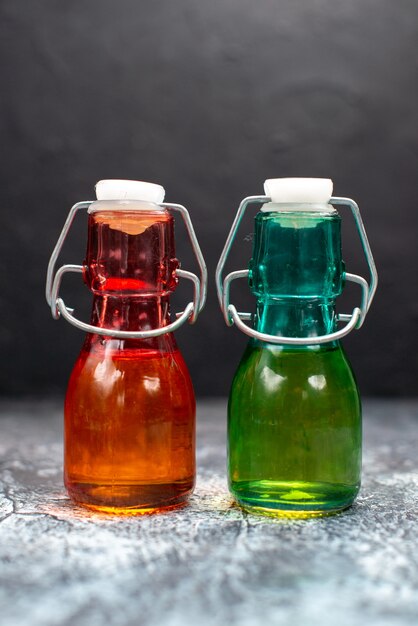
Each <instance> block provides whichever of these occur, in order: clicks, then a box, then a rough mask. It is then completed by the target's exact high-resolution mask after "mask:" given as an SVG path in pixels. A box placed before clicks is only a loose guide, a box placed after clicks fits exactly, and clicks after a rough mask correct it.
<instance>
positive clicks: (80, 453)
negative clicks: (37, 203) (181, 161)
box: [64, 210, 195, 513]
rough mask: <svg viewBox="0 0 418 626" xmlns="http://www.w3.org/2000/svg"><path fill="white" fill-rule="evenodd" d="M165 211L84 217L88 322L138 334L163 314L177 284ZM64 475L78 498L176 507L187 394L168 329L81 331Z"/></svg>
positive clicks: (130, 506) (181, 495) (191, 410)
mask: <svg viewBox="0 0 418 626" xmlns="http://www.w3.org/2000/svg"><path fill="white" fill-rule="evenodd" d="M177 266H178V262H177V259H176V258H175V254H174V233H173V220H172V217H171V216H170V215H169V214H168V213H167V212H166V211H152V210H151V211H144V210H142V211H129V210H124V211H108V210H107V211H97V212H95V213H93V214H92V215H90V217H89V239H88V246H87V254H86V261H85V265H84V275H85V281H86V283H87V285H88V286H89V288H90V289H91V291H92V292H93V294H94V299H93V310H92V317H91V323H92V324H93V325H95V326H99V327H103V328H107V329H109V328H110V329H113V328H114V329H115V330H123V331H137V330H149V329H154V328H160V327H163V326H165V325H167V324H168V323H169V321H170V316H169V296H170V293H171V292H172V291H173V290H174V289H175V287H176V278H175V269H176V268H177ZM64 447H65V457H64V477H65V485H66V487H67V490H68V492H69V494H70V496H71V497H72V499H73V500H75V501H76V502H78V503H80V504H83V505H85V506H89V507H91V508H94V509H98V510H102V511H109V512H118V513H124V512H127V513H135V512H138V513H143V512H150V511H156V510H161V509H166V508H171V507H175V506H179V505H181V504H183V503H184V502H185V501H186V500H187V497H188V496H189V495H190V493H191V492H192V490H193V487H194V481H195V397H194V392H193V387H192V383H191V379H190V375H189V373H188V370H187V367H186V364H185V362H184V360H183V357H182V355H181V353H180V351H179V349H178V347H177V345H176V341H175V338H174V336H173V335H172V333H166V334H163V335H160V336H158V337H155V338H148V339H117V338H114V337H104V336H101V335H96V334H94V335H93V334H89V335H87V336H86V339H85V342H84V345H83V348H82V350H81V353H80V355H79V357H78V359H77V361H76V364H75V366H74V369H73V372H72V374H71V377H70V381H69V384H68V389H67V395H66V400H65V446H64Z"/></svg>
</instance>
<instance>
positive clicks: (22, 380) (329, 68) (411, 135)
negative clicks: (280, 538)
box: [0, 0, 418, 396]
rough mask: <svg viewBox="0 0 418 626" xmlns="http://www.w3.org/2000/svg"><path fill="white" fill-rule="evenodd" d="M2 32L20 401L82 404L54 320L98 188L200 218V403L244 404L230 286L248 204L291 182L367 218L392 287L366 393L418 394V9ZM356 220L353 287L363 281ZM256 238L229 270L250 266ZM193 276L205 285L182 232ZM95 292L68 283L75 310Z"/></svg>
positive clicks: (360, 351)
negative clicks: (330, 194)
mask: <svg viewBox="0 0 418 626" xmlns="http://www.w3.org/2000/svg"><path fill="white" fill-rule="evenodd" d="M0 20H1V22H0V28H1V35H2V36H1V40H0V47H1V59H2V64H1V89H0V110H1V121H0V123H1V148H2V159H1V167H0V182H1V184H0V207H1V223H2V232H1V244H2V274H1V290H0V298H1V300H0V304H1V325H0V348H1V392H2V393H3V394H4V395H19V396H21V395H24V394H29V395H33V394H39V395H45V394H48V393H58V394H62V393H63V391H64V388H65V384H66V380H67V378H68V375H69V372H70V370H71V367H72V363H73V362H74V359H75V358H76V355H77V352H78V350H79V347H80V345H81V342H82V336H81V334H80V333H79V332H78V331H77V330H75V329H73V328H72V327H71V326H69V325H68V324H66V323H65V322H64V321H59V322H53V321H52V319H51V318H50V315H49V311H48V309H47V306H46V304H45V302H44V299H43V290H44V279H45V270H46V265H47V261H48V257H49V254H50V252H51V250H52V247H53V245H54V243H55V241H56V238H57V236H58V233H59V231H60V229H61V226H62V224H63V222H64V219H65V216H66V213H67V211H68V209H69V207H70V205H71V204H73V203H74V202H76V201H78V200H82V199H91V198H92V197H93V186H94V183H95V182H96V180H98V179H100V178H133V179H142V180H150V181H155V182H160V183H162V184H163V185H164V186H165V187H166V190H167V199H168V200H171V201H173V202H180V203H183V204H185V205H186V206H188V207H189V209H190V212H191V214H192V218H193V221H194V224H195V227H196V230H197V233H198V236H199V238H200V241H201V245H202V249H203V252H204V254H205V256H206V259H207V262H208V267H209V271H210V287H209V298H208V303H207V307H206V309H205V311H204V312H203V314H202V315H201V317H200V319H199V323H198V324H197V325H196V326H195V327H187V328H185V329H184V330H182V331H180V332H179V333H178V338H179V342H180V345H181V347H182V348H183V350H184V353H185V356H186V359H187V362H188V364H189V366H190V369H191V371H192V375H193V379H194V382H195V386H196V390H197V392H198V393H199V394H200V395H210V394H216V395H220V394H224V393H226V392H227V390H228V388H229V385H230V382H231V377H232V375H233V371H234V369H235V367H236V365H237V363H238V360H239V358H240V355H241V354H242V351H243V349H244V346H245V343H246V340H245V338H244V337H243V336H242V335H241V334H240V333H239V332H238V331H237V330H236V329H227V328H226V326H225V325H224V323H223V320H222V317H221V315H220V312H219V310H218V306H217V301H216V298H215V291H214V281H213V276H214V269H215V265H216V262H217V259H218V257H219V254H220V251H221V249H222V246H223V243H224V240H225V237H226V235H227V232H228V230H229V227H230V224H231V222H232V219H233V216H234V212H235V211H236V208H237V205H238V203H239V201H240V199H241V198H242V197H243V196H245V195H249V194H258V193H262V191H263V189H262V183H263V181H264V179H265V178H267V177H274V176H326V177H331V178H333V179H334V183H335V187H334V189H335V193H336V195H350V196H352V197H354V198H355V199H356V200H357V201H358V203H359V204H360V207H361V209H362V212H363V217H364V221H365V224H366V227H367V229H368V233H369V237H370V242H371V244H372V247H373V250H374V253H375V257H376V262H377V265H378V269H379V272H380V285H379V291H378V295H377V297H376V300H375V303H374V306H373V308H372V310H371V312H370V314H369V317H368V320H367V322H366V324H365V326H364V327H363V329H362V330H361V331H359V332H357V333H354V334H353V335H352V336H351V337H349V338H348V339H347V340H346V342H345V344H346V347H347V350H348V353H349V355H350V357H351V359H352V363H353V365H354V368H355V370H356V373H357V376H358V379H359V382H360V386H361V389H362V391H363V392H364V393H367V394H385V395H400V394H408V395H413V394H416V393H417V381H418V367H417V358H416V353H417V348H418V333H417V326H418V296H417V290H418V285H417V280H416V270H415V266H416V264H417V260H418V249H417V233H416V228H417V223H418V193H417V185H416V181H417V174H418V130H417V124H418V106H417V96H418V53H417V50H418V4H417V2H416V0H397V1H396V2H393V1H391V0H349V1H347V0H345V2H342V1H340V0H299V1H298V2H294V1H291V0H288V1H282V2H279V1H278V0H257V1H256V2H255V1H254V0H211V1H210V2H202V1H200V2H197V1H196V0H154V1H153V2H149V1H148V2H146V1H145V0H121V1H119V2H115V1H114V0H72V1H71V2H57V0H31V1H30V2H29V0H1V1H0ZM345 216H346V217H347V220H346V227H345V231H344V236H345V240H344V250H345V259H346V262H347V266H348V270H349V271H353V272H355V271H362V272H364V271H365V267H364V263H363V261H362V260H361V250H360V246H359V244H358V242H357V240H356V238H355V233H354V229H353V228H352V225H351V223H350V222H349V220H348V214H347V213H345ZM251 230H252V221H251V219H248V220H247V222H246V223H245V224H244V226H243V229H242V231H241V233H240V235H239V237H238V238H237V245H236V248H235V250H234V254H233V255H232V258H231V264H230V268H240V267H244V266H246V264H247V262H248V259H249V257H250V254H251V242H250V241H248V239H249V237H248V235H249V233H251ZM85 238H86V221H85V218H81V217H80V218H79V221H78V224H77V226H76V227H75V229H74V231H73V234H72V237H71V238H70V240H69V242H68V245H67V247H66V250H65V254H64V255H63V261H66V262H69V261H71V262H74V263H79V262H81V261H82V258H83V254H84V246H85ZM178 256H179V257H180V258H181V259H182V260H183V266H184V267H189V266H191V263H192V258H191V255H190V253H189V251H188V249H187V241H186V237H185V234H184V230H183V229H182V228H180V226H179V228H178ZM351 289H352V297H351V298H348V300H347V301H345V303H344V304H345V306H344V308H345V310H349V308H347V307H350V306H352V304H353V303H354V302H355V298H356V297H358V293H357V291H356V290H355V287H352V288H351ZM84 291H86V290H85V288H84V287H83V286H82V285H81V283H80V282H79V280H77V278H74V279H71V278H69V279H68V280H67V283H66V287H65V289H64V294H65V299H66V302H67V304H69V305H70V304H71V305H75V304H77V305H78V303H80V302H84V303H86V302H88V293H87V294H85V293H83V292H84ZM245 292H246V287H245V285H243V286H242V287H241V288H238V287H237V288H235V290H234V298H235V300H236V301H237V302H238V303H240V305H241V307H243V306H245V303H247V304H248V303H249V302H250V300H249V299H248V298H247V299H246V297H245V295H244V294H245ZM189 297H190V296H189V291H187V290H186V288H185V287H184V288H183V287H182V288H181V290H180V291H179V294H178V296H177V295H176V296H175V303H176V305H177V307H178V308H180V306H181V305H182V303H183V302H185V301H186V299H187V298H189ZM83 306H84V308H83ZM177 310H178V309H177ZM87 311H88V307H86V304H84V305H82V306H81V309H80V312H83V314H84V315H85V316H88V312H87ZM80 314H81V313H80Z"/></svg>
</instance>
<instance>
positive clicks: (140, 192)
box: [96, 179, 165, 204]
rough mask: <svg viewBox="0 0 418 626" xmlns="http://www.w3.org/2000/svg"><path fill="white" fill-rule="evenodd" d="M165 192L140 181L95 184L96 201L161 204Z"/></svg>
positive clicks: (160, 187)
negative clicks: (133, 201) (134, 201)
mask: <svg viewBox="0 0 418 626" xmlns="http://www.w3.org/2000/svg"><path fill="white" fill-rule="evenodd" d="M164 196H165V190H164V187H162V186H161V185H157V184H156V183H146V182H144V181H141V180H116V179H115V180H112V179H109V180H99V182H98V183H97V184H96V197H97V200H137V201H140V202H152V203H154V204H161V202H163V201H164Z"/></svg>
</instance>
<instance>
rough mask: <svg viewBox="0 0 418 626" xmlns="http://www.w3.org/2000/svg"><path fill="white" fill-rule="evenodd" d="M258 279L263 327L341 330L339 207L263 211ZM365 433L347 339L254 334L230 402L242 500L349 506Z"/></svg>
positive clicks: (256, 251) (279, 506)
mask: <svg viewBox="0 0 418 626" xmlns="http://www.w3.org/2000/svg"><path fill="white" fill-rule="evenodd" d="M249 282H250V288H251V289H252V291H253V293H254V295H255V296H256V299H257V310H256V314H255V318H254V325H255V328H256V330H258V331H261V332H263V333H267V334H269V335H274V336H285V337H309V338H312V337H315V336H322V335H326V334H328V333H331V332H333V331H334V330H335V327H336V316H335V299H336V297H337V296H338V295H339V294H340V293H341V291H342V289H343V284H344V279H343V262H342V258H341V243H340V218H339V216H338V214H337V213H336V212H335V211H334V210H330V211H324V212H323V213H321V212H309V211H307V212H300V211H298V212H292V211H287V212H283V213H277V212H271V213H269V212H265V213H262V212H260V213H259V214H258V215H257V217H256V228H255V238H254V248H253V256H252V259H251V263H250V274H249ZM361 438H362V431H361V405H360V398H359V393H358V389H357V384H356V381H355V378H354V375H353V372H352V369H351V367H350V364H349V362H348V360H347V357H346V355H345V353H344V351H343V349H342V347H341V346H340V344H339V343H338V342H328V343H324V344H317V345H315V344H314V345H289V346H287V345H276V344H272V343H266V342H261V341H258V340H255V339H251V341H250V342H249V344H248V346H247V349H246V351H245V354H244V356H243V358H242V360H241V363H240V364H239V367H238V370H237V372H236V374H235V378H234V381H233V384H232V388H231V393H230V398H229V408H228V474H229V485H230V489H231V492H232V493H233V495H234V496H235V498H236V499H237V501H238V502H239V503H240V504H241V505H243V506H244V507H246V508H248V509H251V510H256V511H259V512H261V513H266V514H273V515H284V516H292V517H311V516H316V515H324V514H327V513H332V512H336V511H338V510H341V509H343V508H345V507H347V506H349V505H350V504H351V503H352V502H353V500H354V498H355V497H356V495H357V493H358V490H359V487H360V475H361Z"/></svg>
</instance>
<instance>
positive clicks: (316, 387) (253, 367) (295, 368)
mask: <svg viewBox="0 0 418 626" xmlns="http://www.w3.org/2000/svg"><path fill="white" fill-rule="evenodd" d="M233 384H234V385H237V384H238V385H242V384H244V386H245V385H247V386H248V387H250V386H251V388H252V390H253V392H254V391H255V390H260V392H261V391H262V390H263V389H264V390H267V392H268V391H269V390H272V391H273V390H274V391H278V390H279V388H280V390H281V391H284V390H287V391H294V390H295V389H297V390H299V391H300V392H309V393H311V392H317V393H321V392H323V393H325V392H327V391H331V390H332V391H335V390H338V389H339V388H340V389H343V390H353V391H354V392H355V393H357V384H356V380H355V377H354V373H353V370H352V368H351V365H350V362H349V360H348V358H347V356H346V353H345V351H344V350H343V348H342V346H341V345H340V344H335V343H334V344H330V345H329V346H327V345H325V346H309V347H308V346H305V347H302V348H293V347H292V348H285V347H283V346H275V345H273V344H264V345H261V344H258V345H257V344H256V343H255V342H250V343H249V344H248V346H247V349H246V351H245V353H244V355H243V357H242V359H241V362H240V364H239V366H238V369H237V371H236V374H235V378H234V383H233Z"/></svg>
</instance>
